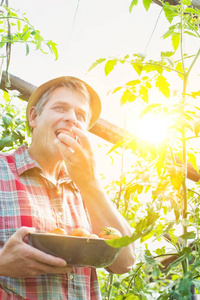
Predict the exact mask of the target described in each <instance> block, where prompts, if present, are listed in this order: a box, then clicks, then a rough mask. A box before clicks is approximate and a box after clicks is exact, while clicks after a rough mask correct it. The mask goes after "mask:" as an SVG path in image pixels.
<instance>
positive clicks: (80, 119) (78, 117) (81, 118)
mask: <svg viewBox="0 0 200 300" xmlns="http://www.w3.org/2000/svg"><path fill="white" fill-rule="evenodd" d="M77 119H78V120H79V121H81V122H86V116H85V115H82V114H78V115H77Z"/></svg>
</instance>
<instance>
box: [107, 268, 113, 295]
mask: <svg viewBox="0 0 200 300" xmlns="http://www.w3.org/2000/svg"><path fill="white" fill-rule="evenodd" d="M109 279H110V280H109V290H108V300H110V296H111V291H112V286H113V274H112V273H111V274H109Z"/></svg>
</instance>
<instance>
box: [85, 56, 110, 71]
mask: <svg viewBox="0 0 200 300" xmlns="http://www.w3.org/2000/svg"><path fill="white" fill-rule="evenodd" d="M105 60H106V59H105V58H99V59H97V60H96V61H95V62H94V63H93V64H92V65H91V67H90V68H89V71H91V70H92V69H93V68H95V67H96V66H97V65H99V64H101V63H102V62H104V61H105Z"/></svg>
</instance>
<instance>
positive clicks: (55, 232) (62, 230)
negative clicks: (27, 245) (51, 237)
mask: <svg viewBox="0 0 200 300" xmlns="http://www.w3.org/2000/svg"><path fill="white" fill-rule="evenodd" d="M48 233H53V234H59V235H67V232H66V230H65V229H63V228H59V227H58V228H55V229H53V230H51V231H49V232H48Z"/></svg>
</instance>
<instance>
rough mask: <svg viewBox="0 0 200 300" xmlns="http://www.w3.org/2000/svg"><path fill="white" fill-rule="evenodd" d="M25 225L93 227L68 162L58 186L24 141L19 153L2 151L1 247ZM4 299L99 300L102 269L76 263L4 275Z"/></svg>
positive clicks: (0, 281)
mask: <svg viewBox="0 0 200 300" xmlns="http://www.w3.org/2000/svg"><path fill="white" fill-rule="evenodd" d="M63 199H64V200H63ZM21 226H28V227H32V226H33V227H35V228H36V229H38V230H42V231H50V230H52V229H54V228H56V227H63V228H64V229H66V230H67V232H70V231H72V230H73V229H75V228H77V227H83V228H86V229H90V222H89V218H88V215H87V212H86V209H85V207H84V203H83V201H82V198H81V196H80V193H79V192H78V190H77V189H76V187H75V185H74V184H73V182H72V181H71V180H70V178H69V177H68V176H67V174H66V172H65V168H64V166H63V169H62V170H61V172H60V176H59V180H58V185H57V186H55V185H54V184H53V183H52V182H50V181H49V180H48V179H47V178H45V177H44V176H43V174H42V169H41V168H40V166H39V165H38V164H37V163H36V162H35V161H34V160H33V159H32V158H30V156H29V154H28V151H27V149H26V147H25V146H24V145H23V146H21V147H19V148H18V149H17V150H16V151H15V152H14V153H13V154H0V247H3V245H4V244H5V242H6V241H7V239H8V238H9V237H10V236H11V235H12V234H13V233H14V232H15V231H16V230H17V229H18V228H20V227H21ZM0 299H2V300H8V299H9V300H17V299H31V300H32V299H37V300H40V299H41V300H44V299H46V300H49V299H52V300H58V299H62V300H64V299H68V300H76V299H77V300H87V299H90V300H97V299H101V295H100V291H99V285H98V280H97V274H96V270H95V269H94V268H75V267H74V268H73V271H72V273H69V274H58V275H57V274H45V275H37V276H36V277H35V278H11V277H3V276H0Z"/></svg>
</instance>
